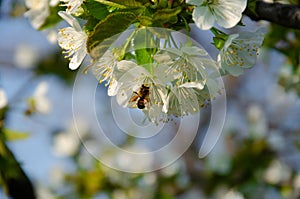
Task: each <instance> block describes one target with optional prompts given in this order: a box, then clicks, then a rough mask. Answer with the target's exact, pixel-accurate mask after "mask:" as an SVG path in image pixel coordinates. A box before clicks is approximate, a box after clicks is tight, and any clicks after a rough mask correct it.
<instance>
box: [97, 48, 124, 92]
mask: <svg viewBox="0 0 300 199" xmlns="http://www.w3.org/2000/svg"><path fill="white" fill-rule="evenodd" d="M117 64H118V60H117V59H116V58H115V56H114V54H113V53H112V52H111V51H110V50H108V51H106V52H105V53H104V55H103V56H102V57H100V58H99V59H98V60H96V61H94V63H93V65H92V72H93V75H94V76H95V77H96V78H97V80H98V81H99V82H100V83H102V82H104V81H106V84H105V86H108V85H109V86H110V89H109V91H110V90H111V89H112V87H113V86H114V85H113V84H115V83H116V82H115V78H114V76H115V75H116V70H115V69H116V66H117ZM108 95H109V96H114V95H115V94H112V93H110V92H109V94H108Z"/></svg>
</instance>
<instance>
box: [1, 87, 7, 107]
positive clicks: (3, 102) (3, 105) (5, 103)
mask: <svg viewBox="0 0 300 199" xmlns="http://www.w3.org/2000/svg"><path fill="white" fill-rule="evenodd" d="M6 105H7V98H6V94H5V92H4V90H3V89H1V88H0V109H2V108H4V107H5V106H6Z"/></svg>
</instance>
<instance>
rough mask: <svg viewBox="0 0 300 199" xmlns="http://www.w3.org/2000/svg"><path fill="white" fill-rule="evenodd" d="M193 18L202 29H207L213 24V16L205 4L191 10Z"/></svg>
mask: <svg viewBox="0 0 300 199" xmlns="http://www.w3.org/2000/svg"><path fill="white" fill-rule="evenodd" d="M193 20H194V22H195V24H196V26H197V27H198V28H200V29H202V30H208V29H210V28H211V27H212V26H213V25H214V21H215V19H214V16H213V15H212V13H211V12H210V10H209V8H208V7H207V6H201V7H196V8H195V9H194V11H193Z"/></svg>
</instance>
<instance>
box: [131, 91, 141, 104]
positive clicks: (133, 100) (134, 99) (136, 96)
mask: <svg viewBox="0 0 300 199" xmlns="http://www.w3.org/2000/svg"><path fill="white" fill-rule="evenodd" d="M138 98H139V96H138V95H137V94H135V93H134V94H133V96H132V97H131V98H130V100H129V103H130V102H135V101H136V100H138Z"/></svg>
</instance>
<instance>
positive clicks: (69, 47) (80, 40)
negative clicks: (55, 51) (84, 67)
mask: <svg viewBox="0 0 300 199" xmlns="http://www.w3.org/2000/svg"><path fill="white" fill-rule="evenodd" d="M58 14H59V16H61V17H62V18H63V19H64V20H66V22H68V23H69V24H70V25H71V27H67V28H63V29H60V30H59V33H58V44H59V45H60V47H61V48H63V49H64V50H65V51H64V53H66V54H67V55H66V57H68V58H70V64H69V68H70V69H72V70H76V69H77V68H78V67H79V65H80V64H81V62H82V61H83V59H84V58H85V56H86V54H87V49H86V40H87V34H86V33H85V32H84V31H83V30H82V29H81V26H80V24H79V23H78V21H77V20H76V19H75V18H74V17H73V16H72V15H70V14H68V13H66V12H63V11H60V12H59V13H58ZM71 57H72V58H71Z"/></svg>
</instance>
